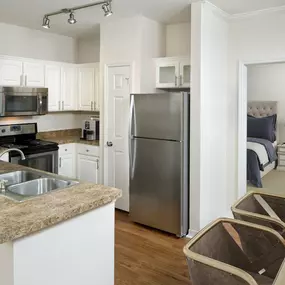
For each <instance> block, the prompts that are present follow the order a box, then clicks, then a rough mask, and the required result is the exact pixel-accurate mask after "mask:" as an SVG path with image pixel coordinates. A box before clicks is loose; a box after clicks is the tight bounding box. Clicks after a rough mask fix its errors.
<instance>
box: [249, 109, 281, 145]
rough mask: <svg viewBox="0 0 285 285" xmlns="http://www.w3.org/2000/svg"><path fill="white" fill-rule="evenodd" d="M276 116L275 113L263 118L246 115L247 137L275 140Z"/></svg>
mask: <svg viewBox="0 0 285 285" xmlns="http://www.w3.org/2000/svg"><path fill="white" fill-rule="evenodd" d="M276 118H277V116H276V115H274V116H269V117H264V118H255V117H252V116H247V137H250V138H260V139H265V140H268V141H271V142H275V140H276V134H275V131H276Z"/></svg>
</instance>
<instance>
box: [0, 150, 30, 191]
mask: <svg viewBox="0 0 285 285" xmlns="http://www.w3.org/2000/svg"><path fill="white" fill-rule="evenodd" d="M10 151H17V152H19V153H20V155H21V159H22V160H25V159H26V157H25V155H24V153H23V152H22V151H21V150H20V149H17V148H9V149H6V150H4V151H3V152H1V153H0V158H1V157H2V156H3V155H4V154H5V153H8V152H10ZM7 182H8V181H7V180H0V193H5V192H6V183H7Z"/></svg>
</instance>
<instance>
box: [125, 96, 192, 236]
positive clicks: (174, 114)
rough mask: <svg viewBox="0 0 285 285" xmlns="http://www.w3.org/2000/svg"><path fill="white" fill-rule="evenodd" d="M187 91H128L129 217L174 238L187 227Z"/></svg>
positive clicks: (188, 108)
mask: <svg viewBox="0 0 285 285" xmlns="http://www.w3.org/2000/svg"><path fill="white" fill-rule="evenodd" d="M189 110H190V94H189V93H184V92H183V93H182V92H179V93H165V94H132V95H131V109H130V144H129V145H130V146H129V147H130V218H131V220H132V221H134V222H137V223H140V224H143V225H147V226H150V227H153V228H156V229H159V230H163V231H165V232H169V233H173V234H175V235H177V236H179V237H181V236H185V235H187V233H188V229H189Z"/></svg>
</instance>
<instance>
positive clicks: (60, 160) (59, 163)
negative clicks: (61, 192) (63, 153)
mask: <svg viewBox="0 0 285 285" xmlns="http://www.w3.org/2000/svg"><path fill="white" fill-rule="evenodd" d="M59 167H61V157H60V158H59Z"/></svg>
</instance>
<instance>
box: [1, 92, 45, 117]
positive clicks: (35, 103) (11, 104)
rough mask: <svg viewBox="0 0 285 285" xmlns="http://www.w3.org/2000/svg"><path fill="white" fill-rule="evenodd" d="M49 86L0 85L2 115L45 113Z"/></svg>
mask: <svg viewBox="0 0 285 285" xmlns="http://www.w3.org/2000/svg"><path fill="white" fill-rule="evenodd" d="M47 112H48V88H30V87H0V117H13V116H35V115H45V114H47Z"/></svg>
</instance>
